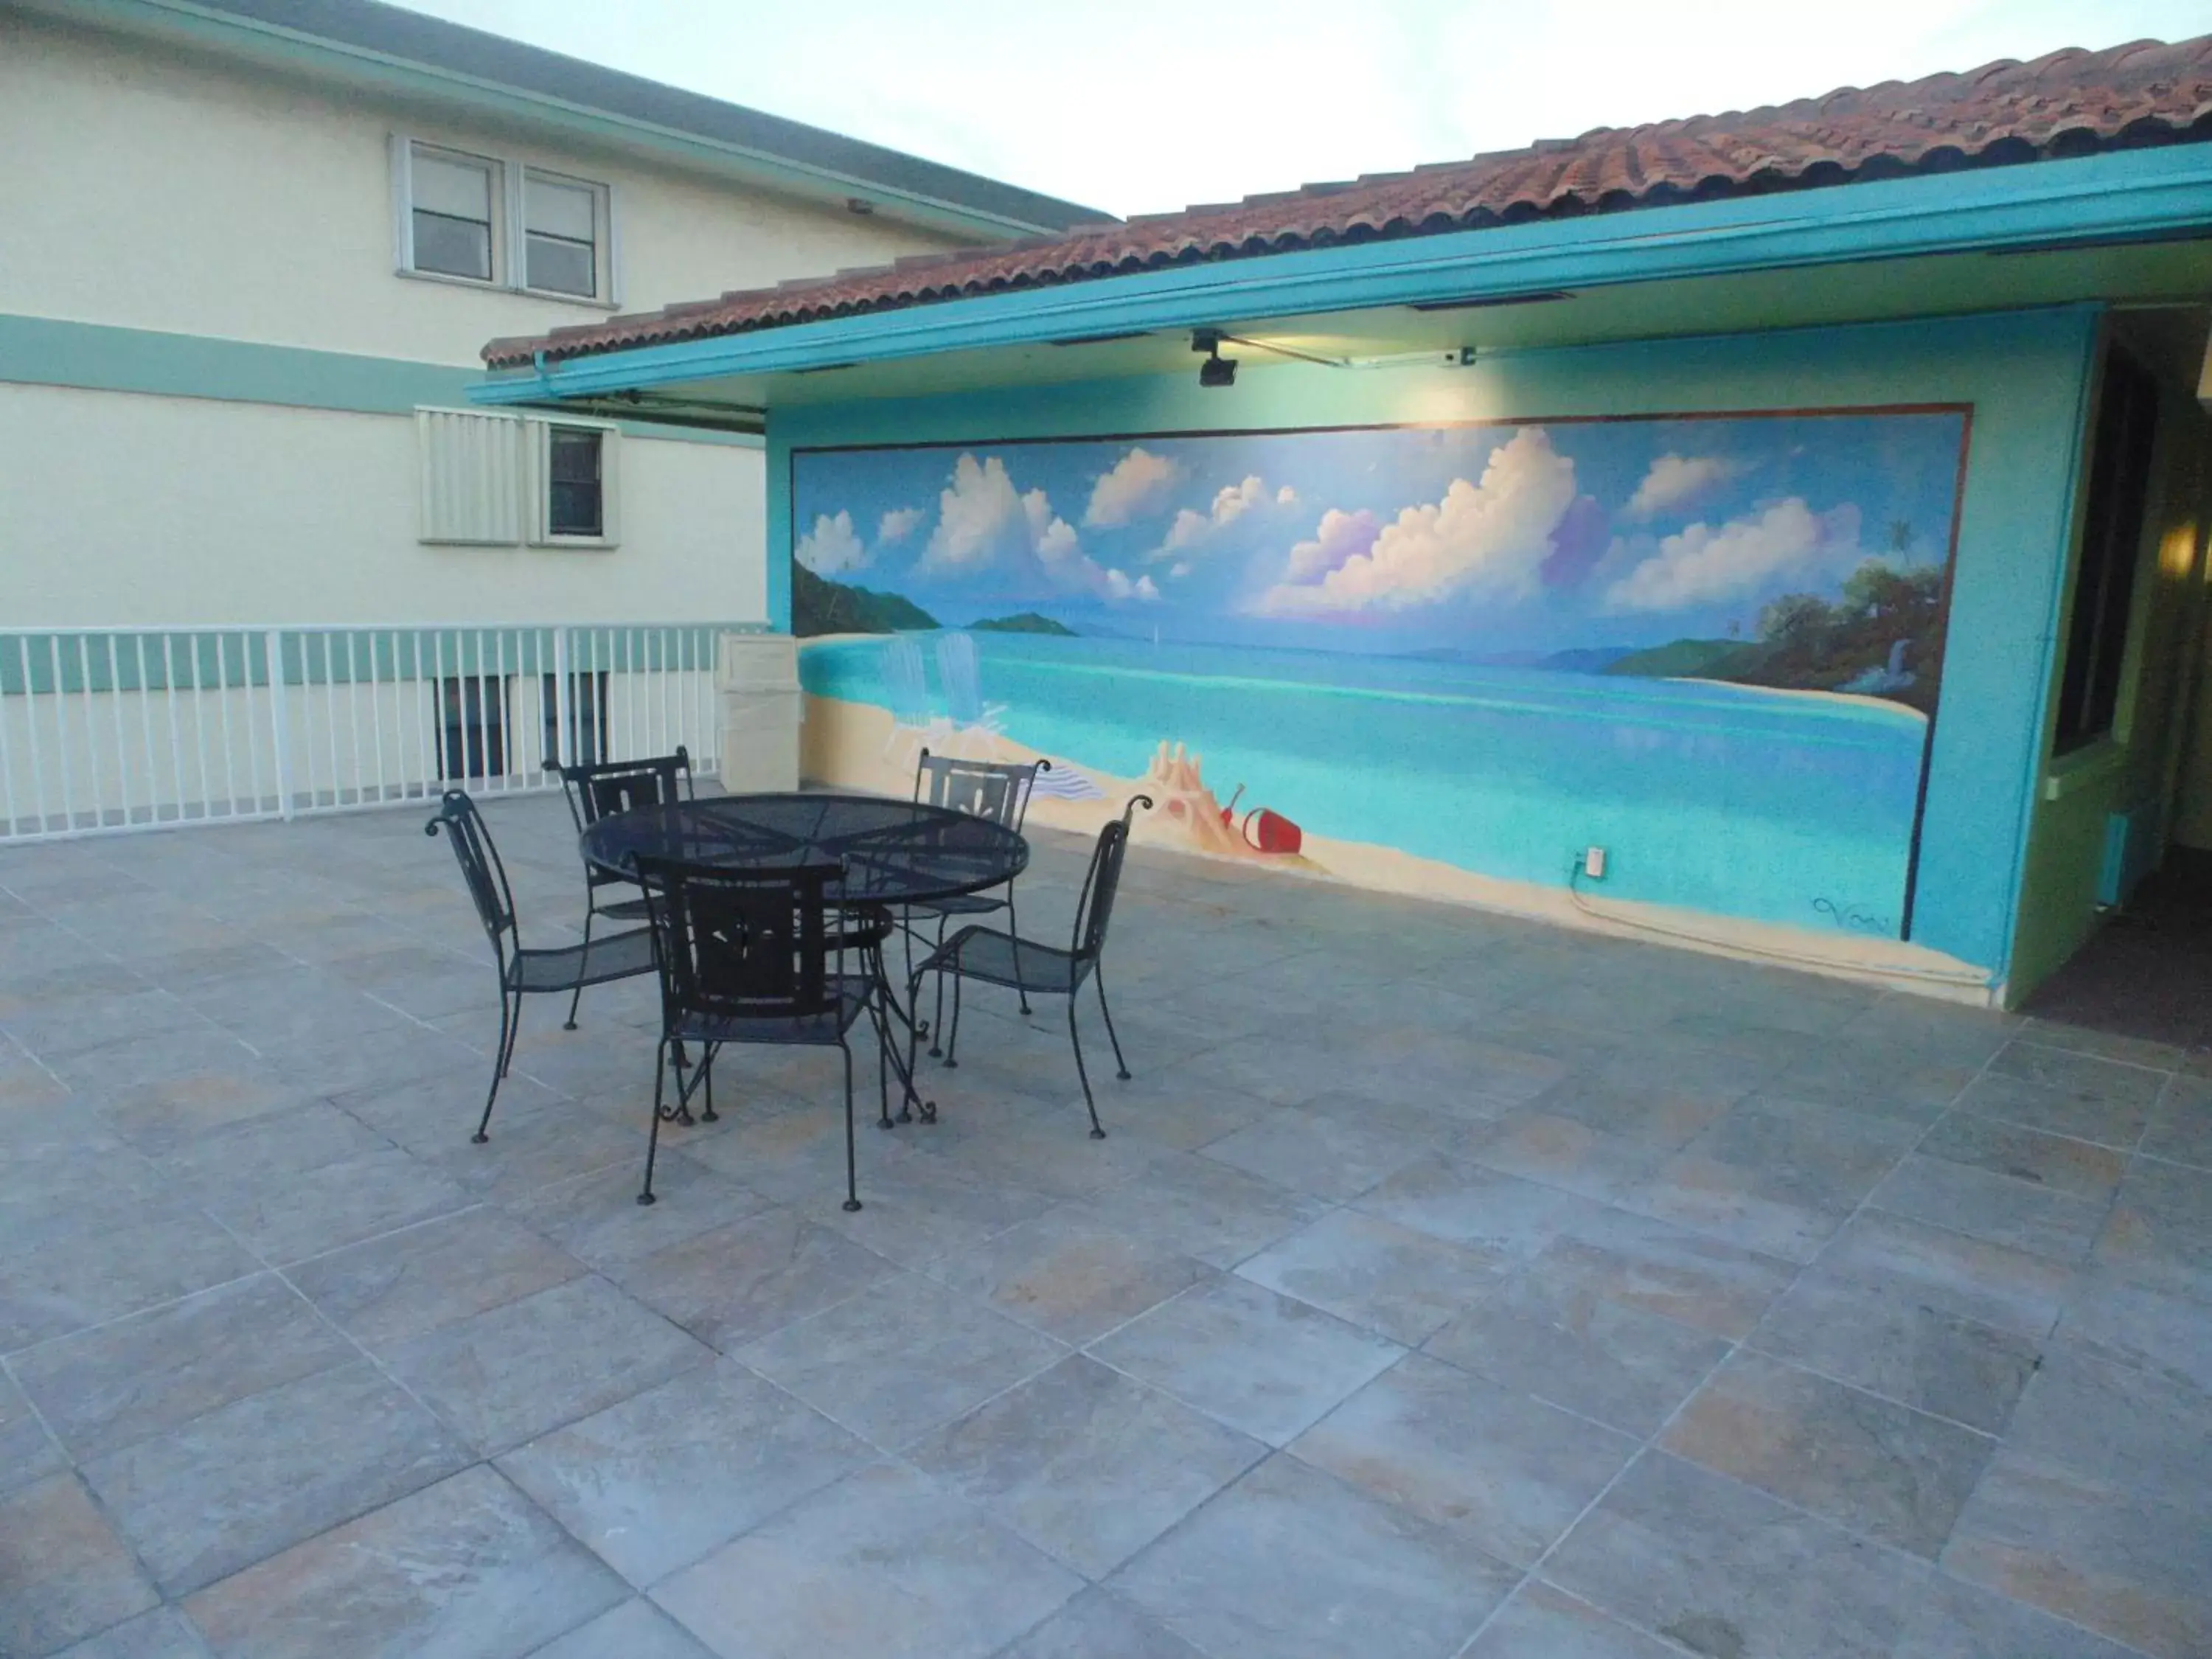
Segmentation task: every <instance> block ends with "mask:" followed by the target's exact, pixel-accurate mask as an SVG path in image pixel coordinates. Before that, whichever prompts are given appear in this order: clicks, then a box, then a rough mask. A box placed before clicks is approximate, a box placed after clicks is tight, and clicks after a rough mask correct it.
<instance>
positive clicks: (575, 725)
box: [539, 670, 607, 766]
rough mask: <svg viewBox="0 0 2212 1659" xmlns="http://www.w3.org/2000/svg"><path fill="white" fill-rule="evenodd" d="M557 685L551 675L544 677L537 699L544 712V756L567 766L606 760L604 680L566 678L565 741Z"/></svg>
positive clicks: (600, 677)
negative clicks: (566, 712) (557, 699)
mask: <svg viewBox="0 0 2212 1659" xmlns="http://www.w3.org/2000/svg"><path fill="white" fill-rule="evenodd" d="M558 685H559V681H558V680H557V679H556V678H555V677H554V676H553V675H550V674H548V675H545V676H544V683H543V684H542V685H541V686H540V688H539V695H540V696H541V697H542V698H543V699H544V708H545V754H546V757H547V758H549V759H557V760H560V761H562V762H563V763H566V764H568V765H570V766H591V765H595V764H597V763H599V762H600V761H603V760H605V759H606V758H607V752H606V747H605V732H606V729H607V676H606V673H605V671H604V670H602V671H599V673H596V674H594V673H591V672H588V671H587V672H585V673H580V674H571V675H569V676H568V732H567V737H566V741H563V740H562V731H561V706H560V704H559V702H557V701H556V691H557V687H558Z"/></svg>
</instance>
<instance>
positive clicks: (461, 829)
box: [422, 789, 518, 969]
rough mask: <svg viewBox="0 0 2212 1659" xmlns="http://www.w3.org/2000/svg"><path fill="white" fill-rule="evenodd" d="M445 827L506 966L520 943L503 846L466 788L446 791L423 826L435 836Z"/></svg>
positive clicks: (479, 915) (479, 916) (479, 918)
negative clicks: (501, 853) (497, 840)
mask: <svg viewBox="0 0 2212 1659" xmlns="http://www.w3.org/2000/svg"><path fill="white" fill-rule="evenodd" d="M440 829H444V830H445V832H446V841H447V844H448V845H449V846H451V847H452V848H453V858H454V860H456V861H457V862H458V863H459V865H460V866H461V880H462V881H463V882H464V883H465V884H466V885H467V887H468V890H469V897H470V899H471V901H473V902H474V903H475V905H476V907H477V921H481V922H483V929H484V932H485V933H487V934H489V936H490V939H491V942H492V948H493V949H494V950H495V951H497V952H498V953H499V960H500V966H501V968H502V969H504V968H505V967H506V965H507V952H508V951H510V950H511V949H513V947H514V946H515V945H516V944H517V943H518V940H517V936H516V928H515V921H514V890H513V888H512V887H510V886H508V885H507V866H505V865H504V864H502V863H501V862H500V857H499V848H498V847H497V846H496V845H495V844H494V842H493V841H492V838H491V831H490V829H488V828H487V827H486V826H485V824H484V821H483V814H482V813H481V812H479V811H477V804H476V803H475V802H474V801H472V800H471V799H469V797H468V792H467V791H466V790H463V789H448V790H447V791H446V793H445V798H444V799H442V800H441V802H440V803H439V805H438V815H437V816H436V817H434V818H432V819H431V820H430V821H429V822H428V823H426V824H424V825H423V826H422V833H423V834H424V835H426V836H435V835H436V834H437V833H438V831H439V830H440Z"/></svg>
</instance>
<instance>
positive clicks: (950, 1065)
mask: <svg viewBox="0 0 2212 1659" xmlns="http://www.w3.org/2000/svg"><path fill="white" fill-rule="evenodd" d="M966 977H967V975H964V974H958V973H956V974H954V975H952V1030H951V1035H950V1036H947V1037H946V1038H945V1070H946V1071H948V1072H952V1071H957V1070H958V1069H959V1066H960V984H961V981H963V979H965V978H966ZM944 981H945V970H944V969H941V968H940V969H938V983H939V985H940V986H942V985H943V983H944Z"/></svg>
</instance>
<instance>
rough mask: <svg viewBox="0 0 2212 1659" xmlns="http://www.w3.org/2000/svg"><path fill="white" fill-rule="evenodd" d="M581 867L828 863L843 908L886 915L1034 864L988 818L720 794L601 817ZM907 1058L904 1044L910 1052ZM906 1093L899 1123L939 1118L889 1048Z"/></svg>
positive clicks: (809, 797)
mask: <svg viewBox="0 0 2212 1659" xmlns="http://www.w3.org/2000/svg"><path fill="white" fill-rule="evenodd" d="M583 853H584V858H585V860H586V861H587V862H588V863H590V864H592V865H594V866H598V867H599V868H600V869H602V870H606V871H609V872H612V873H614V874H616V875H618V876H621V877H623V878H624V879H625V880H629V881H635V880H636V879H637V855H638V854H641V853H643V854H647V856H648V857H657V858H665V859H679V860H684V862H686V863H692V864H710V865H720V866H725V867H727V868H730V869H749V870H768V869H775V868H778V867H780V866H796V865H808V864H836V865H840V866H842V867H843V869H844V872H845V875H844V879H843V880H842V882H840V883H838V884H835V885H833V886H832V887H831V888H830V890H829V895H830V897H831V898H832V900H833V901H834V902H836V903H837V905H838V906H839V908H841V909H844V910H848V911H861V912H866V913H869V914H871V915H888V914H889V913H890V912H891V911H894V910H896V909H898V908H900V907H901V906H903V905H908V904H919V903H921V902H925V901H927V900H930V899H942V898H951V897H953V896H956V895H958V894H963V893H974V892H980V891H981V890H983V889H984V888H987V887H995V886H998V885H1000V884H1002V883H1005V882H1008V881H1012V879H1013V878H1015V877H1016V876H1018V875H1019V874H1021V872H1023V871H1024V869H1026V868H1027V867H1028V866H1029V861H1030V845H1029V842H1026V841H1025V840H1024V839H1023V838H1022V836H1020V835H1019V834H1018V832H1016V831H1014V830H1012V829H1007V828H1006V826H1005V825H1003V824H999V823H992V822H991V821H990V820H988V819H987V818H979V817H970V816H969V814H967V813H965V812H956V811H952V810H951V809H950V808H948V807H943V806H931V805H926V804H924V803H922V802H920V801H903V800H889V799H884V798H883V797H881V796H878V795H835V794H788V795H785V794H776V795H720V796H715V797H713V798H710V799H705V800H684V801H671V802H667V803H665V804H663V805H657V806H641V807H639V808H637V809H636V810H635V811H629V812H618V813H616V814H613V815H612V816H611V817H604V818H601V819H600V820H599V822H598V823H594V824H592V826H591V827H590V828H589V829H586V830H585V831H584V834H583ZM868 959H869V963H870V968H871V971H872V972H873V974H874V975H875V976H876V980H877V990H878V994H879V995H881V996H882V998H883V1000H884V1007H885V1008H886V1009H887V1010H888V1012H889V1013H890V1016H891V1017H892V1018H896V1019H897V1020H898V1021H899V1023H900V1024H902V1025H904V1026H905V1027H906V1028H907V1030H908V1032H909V1033H911V1032H912V1031H913V1030H914V1011H912V1010H910V1009H908V1008H907V1007H905V1006H903V1005H902V1004H901V1003H900V1001H899V1000H898V997H897V994H896V991H895V989H894V988H893V987H892V984H891V977H890V972H889V970H888V969H886V967H885V965H884V959H883V951H882V948H881V945H880V944H878V945H874V946H872V947H870V949H869V951H868ZM908 1046H909V1050H910V1049H911V1045H910V1044H909V1045H908ZM890 1048H891V1050H892V1053H891V1056H890V1059H891V1064H892V1066H893V1067H894V1069H895V1070H896V1072H897V1073H898V1077H899V1082H900V1085H901V1086H902V1089H903V1090H904V1091H905V1100H904V1104H903V1106H902V1109H901V1111H900V1115H901V1117H902V1118H903V1117H907V1116H908V1115H911V1114H912V1113H914V1112H915V1110H917V1109H919V1111H920V1114H921V1117H922V1119H923V1120H924V1121H930V1120H933V1119H934V1118H935V1116H936V1115H937V1111H936V1108H935V1106H934V1105H933V1103H929V1102H927V1101H924V1100H922V1099H921V1097H920V1096H919V1095H918V1093H917V1092H916V1091H915V1086H914V1075H913V1069H912V1067H911V1066H910V1065H909V1064H908V1062H907V1061H906V1060H904V1059H903V1058H902V1056H901V1055H900V1054H898V1053H897V1052H896V1051H897V1048H898V1045H897V1044H896V1043H893V1044H891V1045H890Z"/></svg>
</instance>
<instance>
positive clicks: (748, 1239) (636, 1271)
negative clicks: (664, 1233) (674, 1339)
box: [614, 1200, 898, 1353]
mask: <svg viewBox="0 0 2212 1659" xmlns="http://www.w3.org/2000/svg"><path fill="white" fill-rule="evenodd" d="M673 1201H674V1200H671V1202H673ZM652 1207H653V1208H654V1209H659V1208H662V1207H664V1206H660V1205H654V1206H652ZM897 1271H898V1269H897V1268H896V1267H893V1266H892V1265H891V1264H890V1262H888V1261H885V1260H884V1258H883V1257H881V1256H879V1255H876V1254H875V1252H873V1251H872V1250H868V1249H862V1248H861V1247H860V1245H858V1244H855V1243H853V1242H852V1241H851V1240H850V1239H848V1238H846V1237H843V1236H842V1235H841V1234H839V1233H836V1232H834V1231H831V1230H830V1229H829V1228H827V1227H823V1226H817V1225H816V1224H814V1223H813V1222H811V1221H809V1220H807V1219H805V1218H804V1217H803V1216H801V1215H799V1214H798V1213H796V1212H793V1211H791V1210H787V1209H772V1210H766V1211H763V1212H761V1213H760V1214H758V1215H754V1216H749V1217H747V1218H745V1219H744V1220H743V1221H738V1222H732V1223H731V1224H730V1225H726V1226H721V1227H715V1228H713V1229H711V1230H709V1231H706V1232H702V1233H700V1234H698V1235H697V1236H696V1237H692V1238H688V1239H685V1240H684V1241H683V1242H682V1243H678V1244H671V1245H669V1246H667V1247H666V1248H665V1249H659V1250H656V1251H655V1252H653V1254H652V1255H648V1256H646V1257H644V1258H643V1259H642V1260H641V1261H635V1262H631V1263H629V1264H628V1265H626V1266H623V1267H617V1268H616V1269H615V1270H614V1272H615V1276H616V1278H617V1280H618V1281H619V1282H620V1283H621V1284H622V1285H623V1288H624V1289H626V1290H628V1291H629V1293H630V1294H631V1295H633V1296H635V1297H637V1298H638V1299H639V1300H640V1301H641V1302H643V1303H644V1304H646V1305H647V1306H648V1307H651V1308H653V1309H656V1310H659V1312H660V1313H661V1314H662V1315H663V1316H665V1317H667V1318H669V1319H671V1320H673V1321H675V1322H676V1323H677V1324H678V1325H681V1326H682V1327H683V1328H684V1329H685V1330H687V1331H689V1332H690V1333H691V1334H692V1335H694V1336H696V1337H697V1338H698V1339H699V1340H701V1341H702V1342H704V1343H706V1344H708V1346H710V1347H714V1348H719V1349H720V1350H721V1351H722V1352H725V1353H728V1352H734V1351H735V1350H737V1349H738V1348H741V1347H743V1346H744V1345H745V1344H746V1343H748V1342H751V1341H754V1340H757V1339H758V1338H761V1337H763V1336H766V1335H768V1334H769V1333H770V1332H772V1331H776V1330H781V1328H783V1327H784V1326H786V1325H788V1324H791V1323H792V1322H793V1321H795V1320H800V1319H805V1318H807V1317H809V1316H811V1315H814V1314H817V1313H820V1312H821V1311H822V1310H823V1309H825V1308H829V1307H834V1306H836V1304H838V1303H840V1302H843V1301H845V1300H847V1299H848V1298H849V1297H854V1296H858V1295H859V1294H860V1292H861V1291H864V1290H866V1289H867V1288H868V1287H869V1286H870V1285H874V1284H877V1283H878V1282H880V1281H881V1280H883V1279H889V1278H890V1277H891V1276H892V1275H893V1274H894V1273H896V1272H897Z"/></svg>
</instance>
